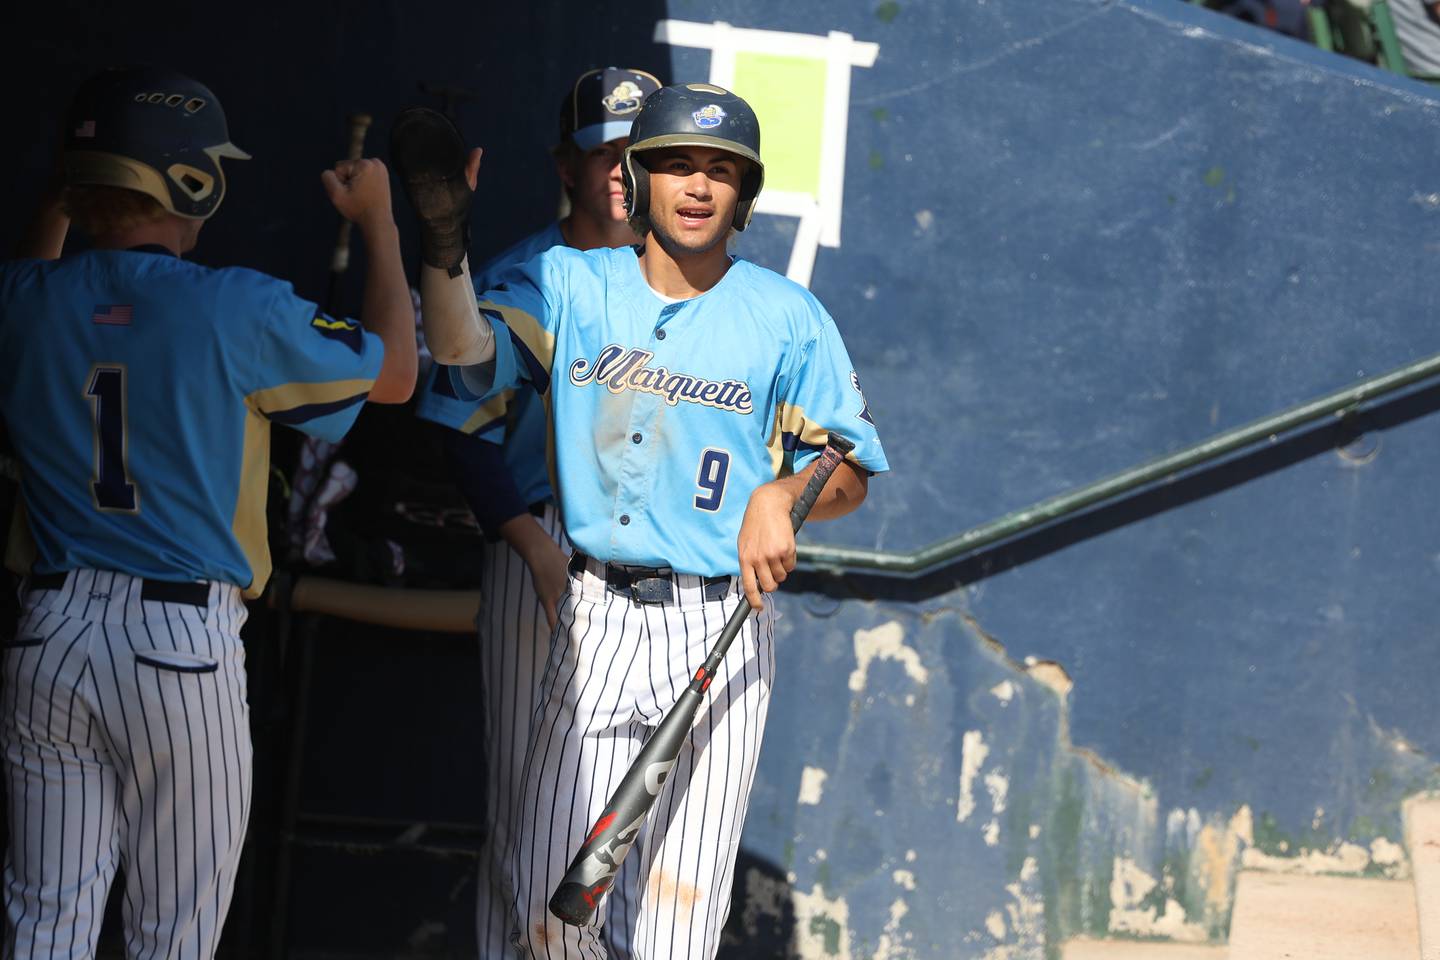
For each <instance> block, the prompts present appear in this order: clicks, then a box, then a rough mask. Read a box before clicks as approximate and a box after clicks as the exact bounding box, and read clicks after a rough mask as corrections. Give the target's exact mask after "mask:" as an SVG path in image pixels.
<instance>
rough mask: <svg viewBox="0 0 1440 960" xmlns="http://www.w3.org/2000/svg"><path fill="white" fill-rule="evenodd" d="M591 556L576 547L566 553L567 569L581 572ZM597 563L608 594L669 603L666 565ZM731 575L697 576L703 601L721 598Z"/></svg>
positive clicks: (672, 586)
mask: <svg viewBox="0 0 1440 960" xmlns="http://www.w3.org/2000/svg"><path fill="white" fill-rule="evenodd" d="M590 559H591V558H590V557H587V556H586V555H585V554H583V553H581V552H580V551H579V550H576V551H575V552H574V553H573V554H571V555H570V572H571V573H572V574H574V575H575V576H577V577H578V576H579V575H580V574H582V573H584V572H585V564H586V562H588V561H589V560H590ZM595 562H596V563H597V564H599V565H600V566H602V567H604V568H605V589H607V590H609V591H610V592H611V593H616V594H619V595H620V596H622V597H628V598H629V599H631V600H633V601H634V602H635V603H673V602H674V601H675V581H674V580H672V579H671V578H672V577H673V576H674V575H675V571H673V570H670V569H668V568H666V567H622V566H619V565H617V564H613V563H600V562H599V561H598V560H597V561H595ZM732 580H733V578H732V577H701V578H700V583H701V587H702V589H703V590H704V592H705V599H706V600H721V599H724V598H725V597H726V596H727V595H728V594H729V593H730V585H731V582H732Z"/></svg>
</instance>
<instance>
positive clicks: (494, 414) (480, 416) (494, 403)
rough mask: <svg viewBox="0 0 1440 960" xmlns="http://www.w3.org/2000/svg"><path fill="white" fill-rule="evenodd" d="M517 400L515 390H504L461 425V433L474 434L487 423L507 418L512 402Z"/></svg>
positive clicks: (482, 405)
mask: <svg viewBox="0 0 1440 960" xmlns="http://www.w3.org/2000/svg"><path fill="white" fill-rule="evenodd" d="M514 399H515V391H514V390H502V391H501V392H500V393H497V394H496V395H495V396H493V397H491V398H490V399H489V400H486V401H485V402H484V403H482V404H481V405H480V408H479V409H478V410H476V411H475V412H474V413H472V414H470V416H469V417H467V418H466V419H465V422H464V423H462V424H460V432H461V433H470V434H473V433H474V432H475V431H477V430H479V429H480V428H481V427H483V426H485V424H487V423H493V422H494V421H496V420H499V419H500V418H501V417H503V416H505V415H506V414H507V413H509V411H510V401H511V400H514Z"/></svg>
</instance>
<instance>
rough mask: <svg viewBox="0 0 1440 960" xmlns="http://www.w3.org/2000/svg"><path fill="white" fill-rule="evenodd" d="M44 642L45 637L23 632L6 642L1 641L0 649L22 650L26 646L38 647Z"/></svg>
mask: <svg viewBox="0 0 1440 960" xmlns="http://www.w3.org/2000/svg"><path fill="white" fill-rule="evenodd" d="M44 642H45V638H44V637H37V636H34V635H25V634H21V635H20V636H18V637H12V638H10V639H9V640H6V641H5V642H4V643H0V650H20V649H22V648H24V647H38V646H40V645H41V644H43V643H44Z"/></svg>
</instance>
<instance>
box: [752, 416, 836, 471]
mask: <svg viewBox="0 0 1440 960" xmlns="http://www.w3.org/2000/svg"><path fill="white" fill-rule="evenodd" d="M787 433H789V434H793V435H795V436H798V437H799V438H800V441H801V442H802V443H806V444H811V445H813V446H817V447H823V446H825V441H826V440H827V439H829V436H830V431H828V430H826V429H825V428H824V427H823V426H821V425H820V424H818V423H815V422H814V421H811V420H807V419H806V418H805V408H804V407H802V406H800V405H798V404H793V403H786V402H785V401H784V400H780V401H777V402H776V404H775V425H774V426H773V427H771V429H770V439H768V440H766V441H765V448H766V449H767V450H769V451H770V467H771V469H772V470H773V471H774V473H775V476H776V478H777V479H778V478H779V477H782V476H789V475H790V474H792V473H794V472H795V471H794V469H793V467H791V464H792V463H793V462H794V457H793V456H788V457H787V456H786V454H787V453H788V452H790V451H787V450H786V449H785V434H787ZM782 471H783V472H782Z"/></svg>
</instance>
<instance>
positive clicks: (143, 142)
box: [64, 67, 250, 220]
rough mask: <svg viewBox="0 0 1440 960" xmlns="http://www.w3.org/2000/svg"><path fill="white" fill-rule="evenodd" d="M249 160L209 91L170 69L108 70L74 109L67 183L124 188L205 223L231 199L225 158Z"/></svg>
mask: <svg viewBox="0 0 1440 960" xmlns="http://www.w3.org/2000/svg"><path fill="white" fill-rule="evenodd" d="M225 158H228V159H232V160H249V159H250V155H249V154H248V153H246V152H245V151H243V150H241V149H240V148H239V147H237V146H235V144H233V143H231V142H230V131H229V128H228V127H227V126H226V123H225V111H224V110H223V109H221V107H220V101H219V99H217V98H216V96H215V94H214V93H212V92H211V91H210V89H209V88H208V87H206V86H205V85H204V84H202V83H199V82H197V81H195V80H192V79H190V78H189V77H187V76H184V75H183V74H179V73H175V72H174V71H170V70H159V69H152V68H148V67H129V68H124V69H117V70H106V71H103V72H102V73H98V74H96V75H95V76H93V77H91V78H90V79H88V80H86V81H85V82H84V83H83V84H81V86H80V89H79V90H78V91H77V92H76V94H75V99H74V100H72V101H71V104H70V114H69V116H68V118H67V122H66V137H65V153H64V164H65V182H66V183H67V184H69V185H72V186H79V185H97V186H107V187H121V188H123V189H126V190H135V191H138V192H140V193H143V194H146V195H148V196H151V197H154V198H155V199H156V200H157V201H159V203H160V205H161V206H163V207H164V208H165V209H166V210H167V211H169V212H170V213H173V214H175V215H176V216H178V217H184V218H186V219H187V220H204V219H206V218H208V217H210V216H211V215H212V214H214V213H215V211H216V209H218V208H219V206H220V201H221V200H223V199H225V172H224V171H223V170H222V169H221V167H220V161H221V159H225Z"/></svg>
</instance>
